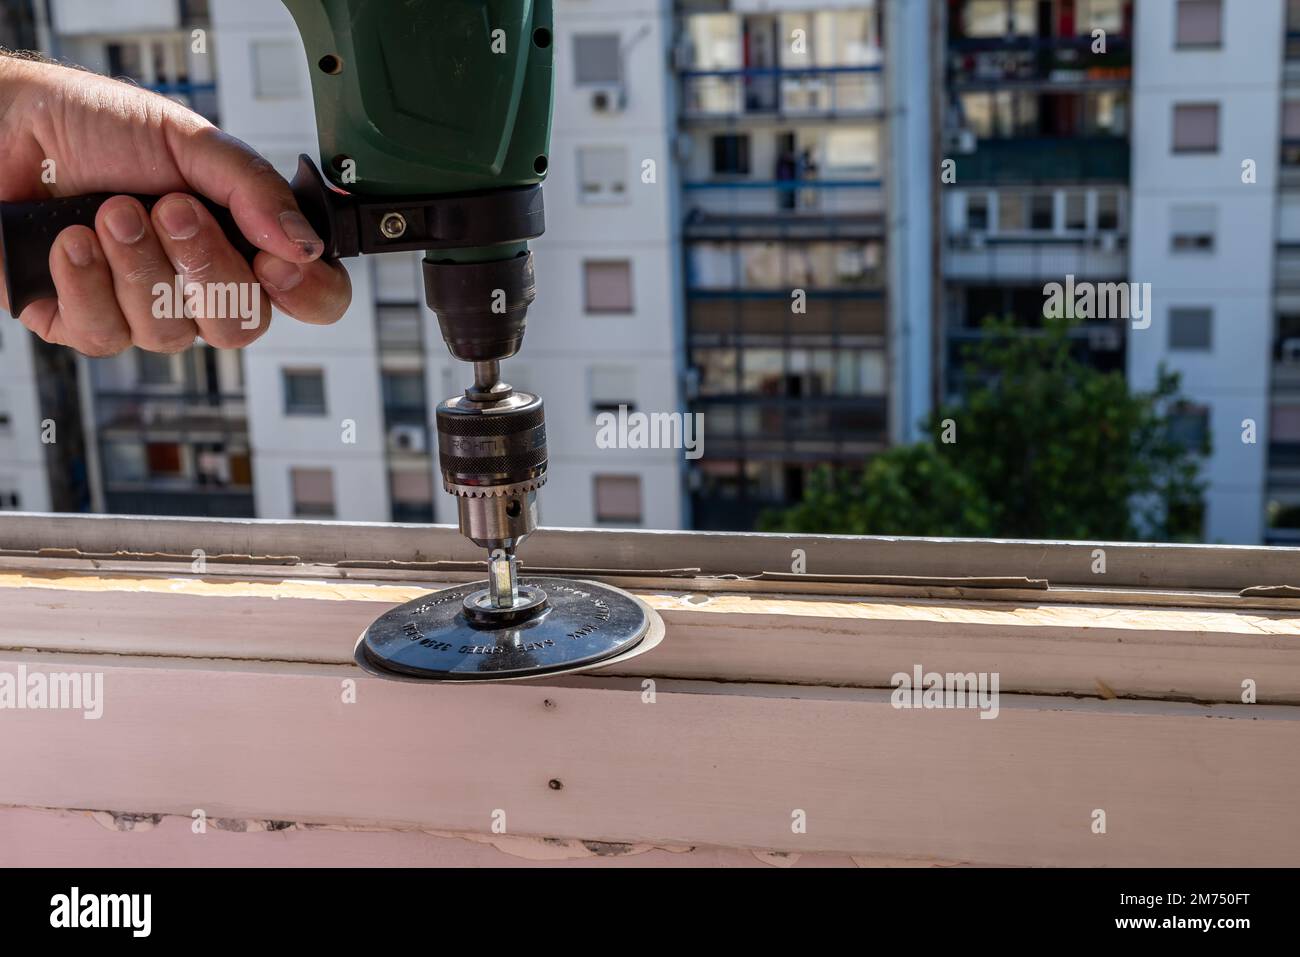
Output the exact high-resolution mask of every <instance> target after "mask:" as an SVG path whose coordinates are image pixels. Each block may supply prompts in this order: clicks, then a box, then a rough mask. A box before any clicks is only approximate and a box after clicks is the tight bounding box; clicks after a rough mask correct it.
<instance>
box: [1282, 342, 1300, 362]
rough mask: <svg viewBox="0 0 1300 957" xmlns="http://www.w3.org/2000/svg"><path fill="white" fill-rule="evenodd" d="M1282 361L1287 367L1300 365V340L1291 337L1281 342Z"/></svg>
mask: <svg viewBox="0 0 1300 957" xmlns="http://www.w3.org/2000/svg"><path fill="white" fill-rule="evenodd" d="M1282 361H1283V362H1285V363H1286V364H1287V365H1300V339H1298V338H1296V337H1294V336H1292V337H1291V338H1289V339H1283V340H1282Z"/></svg>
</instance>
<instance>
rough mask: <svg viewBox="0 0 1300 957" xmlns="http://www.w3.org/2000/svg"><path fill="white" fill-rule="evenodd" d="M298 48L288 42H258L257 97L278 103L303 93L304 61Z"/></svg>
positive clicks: (255, 48) (255, 66)
mask: <svg viewBox="0 0 1300 957" xmlns="http://www.w3.org/2000/svg"><path fill="white" fill-rule="evenodd" d="M298 50H299V47H298V46H297V44H294V43H289V42H287V41H284V40H254V41H253V48H252V60H253V95H254V96H256V97H257V98H258V99H259V100H278V99H284V98H287V97H294V96H298V95H299V94H300V93H301V92H302V58H301V56H300V55H299V53H298Z"/></svg>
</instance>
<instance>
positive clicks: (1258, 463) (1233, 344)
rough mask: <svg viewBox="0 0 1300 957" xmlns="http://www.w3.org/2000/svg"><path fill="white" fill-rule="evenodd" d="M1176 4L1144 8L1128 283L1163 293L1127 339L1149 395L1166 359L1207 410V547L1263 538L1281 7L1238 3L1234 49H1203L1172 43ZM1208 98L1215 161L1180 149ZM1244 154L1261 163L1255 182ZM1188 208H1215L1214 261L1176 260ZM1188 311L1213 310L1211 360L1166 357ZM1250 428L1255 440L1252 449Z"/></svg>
mask: <svg viewBox="0 0 1300 957" xmlns="http://www.w3.org/2000/svg"><path fill="white" fill-rule="evenodd" d="M1175 7H1176V5H1175V2H1174V0H1142V2H1141V3H1139V4H1137V13H1136V23H1135V30H1134V33H1135V50H1134V63H1135V75H1134V86H1133V98H1134V109H1133V116H1134V125H1133V137H1132V141H1133V171H1132V224H1133V225H1132V233H1131V236H1132V269H1131V278H1132V280H1133V281H1135V282H1150V283H1151V284H1152V293H1153V297H1154V301H1155V311H1154V319H1153V322H1152V324H1151V327H1150V328H1149V329H1146V330H1133V331H1131V332H1130V334H1129V379H1130V382H1131V383H1132V385H1133V387H1134V388H1138V389H1146V388H1150V387H1151V386H1152V385H1153V384H1154V382H1155V377H1156V368H1157V365H1158V364H1159V363H1160V362H1161V361H1162V360H1163V361H1164V362H1165V363H1167V364H1168V365H1169V367H1171V368H1173V369H1175V370H1178V371H1180V372H1182V374H1183V391H1184V392H1185V393H1186V394H1187V395H1188V396H1189V397H1190V398H1191V399H1192V400H1193V401H1196V402H1199V403H1204V404H1206V405H1208V406H1209V407H1210V410H1211V418H1210V430H1211V441H1212V443H1213V445H1214V452H1213V456H1212V459H1211V461H1210V462H1209V464H1208V468H1207V471H1206V473H1205V477H1206V478H1207V479H1208V480H1209V488H1208V491H1207V504H1208V514H1207V519H1206V528H1205V534H1206V540H1207V541H1210V542H1242V543H1253V542H1259V541H1260V540H1261V538H1262V532H1263V489H1264V473H1265V467H1266V461H1265V460H1266V456H1267V435H1268V387H1269V383H1268V374H1267V370H1268V368H1269V365H1270V362H1271V360H1270V349H1271V342H1272V333H1273V301H1272V300H1273V296H1272V268H1273V252H1274V235H1275V233H1274V216H1275V203H1276V188H1277V186H1276V163H1277V156H1278V118H1279V101H1280V81H1281V48H1282V43H1281V40H1280V36H1281V31H1282V23H1283V19H1282V18H1283V5H1282V3H1281V0H1251V2H1249V3H1241V2H1236V0H1228V2H1225V3H1224V4H1223V11H1224V14H1223V15H1224V30H1223V47H1222V49H1218V50H1204V51H1182V50H1178V49H1176V48H1175V45H1174V41H1175V22H1174V17H1175ZM1201 102H1205V103H1208V102H1215V103H1218V104H1219V106H1220V127H1219V150H1218V152H1217V153H1215V154H1210V155H1178V154H1175V153H1173V152H1172V151H1171V143H1172V123H1173V110H1174V104H1176V103H1201ZM1246 159H1253V160H1254V161H1255V162H1256V164H1257V173H1258V181H1257V182H1256V183H1254V184H1251V185H1247V184H1243V183H1242V180H1241V174H1242V162H1243V160H1246ZM1184 203H1190V204H1209V205H1213V206H1214V207H1215V208H1216V210H1217V216H1218V227H1217V233H1216V237H1215V249H1214V251H1213V252H1212V253H1174V252H1172V251H1171V249H1170V235H1169V215H1170V209H1171V207H1173V206H1175V205H1179V204H1184ZM1181 305H1194V306H1208V307H1210V308H1212V309H1213V311H1214V318H1213V331H1212V336H1213V348H1212V352H1210V353H1189V352H1182V351H1175V352H1170V351H1169V349H1168V341H1169V328H1168V316H1169V310H1170V308H1171V307H1177V306H1181ZM1245 419H1252V420H1254V422H1255V423H1256V434H1257V442H1256V443H1255V444H1245V443H1243V441H1242V431H1243V428H1242V421H1243V420H1245Z"/></svg>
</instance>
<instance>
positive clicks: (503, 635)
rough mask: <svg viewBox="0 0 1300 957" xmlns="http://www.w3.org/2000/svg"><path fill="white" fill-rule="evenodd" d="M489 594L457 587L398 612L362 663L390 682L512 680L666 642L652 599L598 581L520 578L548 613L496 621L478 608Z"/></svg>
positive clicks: (377, 629) (364, 650)
mask: <svg viewBox="0 0 1300 957" xmlns="http://www.w3.org/2000/svg"><path fill="white" fill-rule="evenodd" d="M486 588H487V583H486V582H473V583H470V584H466V585H458V586H456V587H454V588H446V589H443V590H442V591H436V592H431V593H430V594H428V595H425V596H423V597H421V598H416V599H414V600H412V601H409V602H407V603H406V604H404V605H399V606H397V607H396V608H394V609H392V610H391V611H389V612H387V613H386V614H384V615H383V616H382V617H380V618H379V619H378V620H376V621H375V622H374V623H373V624H371V626H370V627H369V628H367V629H366V631H365V633H364V634H363V635H362V636H361V640H360V641H358V642H357V647H356V652H355V656H354V657H355V659H356V662H357V664H359V665H360V666H361V667H362V668H364V669H365V670H366V671H368V672H370V673H371V674H375V675H379V676H380V677H385V678H402V679H406V680H418V681H509V680H519V679H523V678H536V677H539V676H542V675H552V674H559V673H563V672H571V671H580V670H583V669H585V668H589V667H594V666H596V665H598V664H603V663H610V662H611V661H613V660H615V659H622V658H624V657H630V656H631V654H632V653H633V652H637V651H639V650H641V648H642V646H644V645H645V644H646V642H647V638H649V639H650V640H651V641H653V643H656V644H657V643H658V640H659V638H661V637H662V636H663V623H662V621H661V620H660V619H659V616H658V615H657V614H656V613H655V612H654V611H653V610H652V609H651V608H650V607H649V606H648V605H646V604H645V602H643V601H641V600H640V599H639V598H637V597H635V596H634V595H629V594H628V593H627V592H624V591H620V590H619V589H617V588H612V587H610V586H609V585H602V584H599V583H598V582H590V581H580V580H572V579H563V578H532V577H524V578H521V579H520V580H519V590H520V593H521V595H525V596H536V597H537V598H538V601H539V604H540V607H539V608H538V607H534V608H525V609H524V610H522V611H521V612H519V613H518V614H512V615H506V616H499V617H495V618H494V617H492V616H490V615H485V614H480V613H477V612H476V610H475V609H476V605H475V599H476V597H480V598H481V595H482V593H484V590H485V589H486ZM542 595H544V596H545V597H544V602H542V601H541V600H540V596H542Z"/></svg>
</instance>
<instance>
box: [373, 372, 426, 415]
mask: <svg viewBox="0 0 1300 957" xmlns="http://www.w3.org/2000/svg"><path fill="white" fill-rule="evenodd" d="M382 386H383V392H384V408H385V409H387V410H388V411H389V412H403V411H407V412H411V411H418V412H419V413H420V418H421V421H423V419H424V411H425V409H426V408H427V405H428V402H427V399H426V397H425V394H424V373H423V372H385V373H383V376H382Z"/></svg>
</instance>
